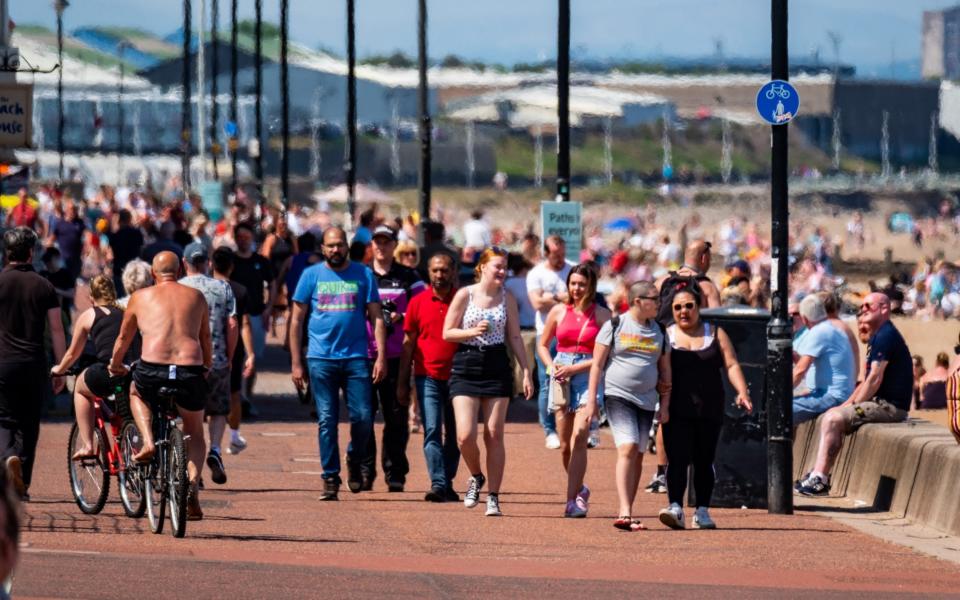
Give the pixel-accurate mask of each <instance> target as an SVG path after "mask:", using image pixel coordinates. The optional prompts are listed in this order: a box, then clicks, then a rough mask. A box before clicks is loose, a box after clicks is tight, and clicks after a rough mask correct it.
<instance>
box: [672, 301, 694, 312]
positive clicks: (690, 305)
mask: <svg viewBox="0 0 960 600" xmlns="http://www.w3.org/2000/svg"><path fill="white" fill-rule="evenodd" d="M694 306H696V303H695V302H683V303H678V304H674V305H673V310H675V311H680V310H682V309H684V308H685V309H687V310H693V307H694Z"/></svg>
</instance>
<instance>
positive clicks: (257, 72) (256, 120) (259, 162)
mask: <svg viewBox="0 0 960 600" xmlns="http://www.w3.org/2000/svg"><path fill="white" fill-rule="evenodd" d="M253 6H254V12H255V19H256V20H255V22H254V26H253V36H254V42H253V88H254V89H253V93H254V95H255V96H256V98H255V100H256V104H255V105H254V110H253V126H254V129H255V130H256V139H257V143H256V149H257V155H256V156H255V157H254V159H255V160H254V161H253V167H254V168H253V174H254V176H255V177H256V179H257V189H258V190H259V191H260V193H261V194H262V193H263V106H262V103H261V101H262V99H263V43H262V39H263V0H255V2H254V4H253Z"/></svg>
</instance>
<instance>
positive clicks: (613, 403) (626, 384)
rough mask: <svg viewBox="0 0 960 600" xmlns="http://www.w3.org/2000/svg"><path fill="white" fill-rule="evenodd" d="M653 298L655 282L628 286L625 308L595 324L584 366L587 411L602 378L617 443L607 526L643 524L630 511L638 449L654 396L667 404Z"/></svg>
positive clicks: (665, 358) (639, 466)
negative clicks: (615, 500) (613, 507)
mask: <svg viewBox="0 0 960 600" xmlns="http://www.w3.org/2000/svg"><path fill="white" fill-rule="evenodd" d="M658 298H659V297H658V295H657V288H656V286H655V285H654V284H653V283H651V282H649V281H640V282H637V283H634V284H633V285H631V286H629V288H628V289H627V301H628V302H629V306H630V309H629V310H628V311H627V312H626V313H624V314H622V315H620V316H619V317H614V318H613V319H611V320H610V321H609V322H607V323H606V324H605V325H604V326H603V327H602V328H601V329H600V334H599V335H598V336H597V345H596V348H595V349H594V352H593V365H592V367H591V369H590V390H589V392H587V412H588V413H592V414H596V413H597V412H598V403H597V397H598V390H599V388H600V387H601V385H600V383H601V377H602V378H603V379H602V381H603V392H602V393H603V394H604V397H603V403H604V405H605V406H606V408H607V419H608V420H609V421H610V430H611V432H612V433H613V441H614V444H616V446H617V469H616V478H617V496H618V497H619V499H620V512H619V513H617V514H618V515H619V516H618V517H617V519H616V520H615V521H614V522H613V526H614V527H616V528H617V529H622V530H624V531H640V530H642V529H646V527H644V526H643V523H641V522H640V520H639V519H634V518H633V517H632V516H631V514H632V510H633V501H634V500H635V499H636V496H637V486H638V485H639V484H640V477H641V475H642V472H643V455H642V452H644V451H645V450H646V448H647V442H648V441H649V438H650V428H651V426H652V425H653V416H654V411H655V410H656V409H657V401H658V400H659V402H660V410H661V412H666V411H667V410H669V405H670V387H671V380H672V377H671V374H670V347H669V346H668V345H667V343H666V336H665V334H664V331H663V329H662V328H661V327H660V325H658V324H657V322H656V321H655V319H656V317H657V300H658ZM604 371H606V372H605V373H604Z"/></svg>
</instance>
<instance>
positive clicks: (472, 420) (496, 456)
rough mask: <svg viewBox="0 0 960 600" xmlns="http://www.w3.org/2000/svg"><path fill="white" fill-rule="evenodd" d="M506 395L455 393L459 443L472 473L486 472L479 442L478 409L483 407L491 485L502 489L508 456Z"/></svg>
mask: <svg viewBox="0 0 960 600" xmlns="http://www.w3.org/2000/svg"><path fill="white" fill-rule="evenodd" d="M507 405H508V401H507V399H506V398H483V399H481V398H473V397H470V396H455V397H454V399H453V412H454V415H455V416H456V419H457V445H458V446H459V447H460V455H461V456H463V462H464V463H465V464H466V465H467V469H469V470H470V474H471V475H476V474H477V473H481V472H483V468H482V466H481V464H480V447H479V446H478V445H477V429H478V427H477V411H478V410H480V409H482V411H483V445H484V447H485V448H486V450H487V482H488V487H487V489H488V490H489V491H490V493H492V494H497V493H499V492H500V484H501V483H502V482H503V468H504V465H505V464H506V460H507V456H506V451H505V450H504V447H503V424H504V421H505V420H506V418H507Z"/></svg>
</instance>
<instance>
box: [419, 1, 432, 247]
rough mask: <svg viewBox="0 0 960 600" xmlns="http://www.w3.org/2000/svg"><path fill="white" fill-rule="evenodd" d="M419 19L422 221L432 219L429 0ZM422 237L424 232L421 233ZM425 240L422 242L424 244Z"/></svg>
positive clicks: (421, 4) (420, 7) (424, 5)
mask: <svg viewBox="0 0 960 600" xmlns="http://www.w3.org/2000/svg"><path fill="white" fill-rule="evenodd" d="M419 9H420V10H419V14H418V19H417V38H418V39H417V41H418V44H417V48H418V56H417V58H418V61H419V68H420V87H419V101H420V220H421V222H422V221H424V220H426V219H429V218H430V189H431V180H430V167H431V158H432V149H431V147H430V142H431V139H430V138H431V135H432V133H433V132H432V131H431V129H432V126H431V123H430V106H429V102H430V88H429V87H428V85H427V0H420V1H419ZM421 235H422V231H421ZM422 241H423V240H421V242H422Z"/></svg>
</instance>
